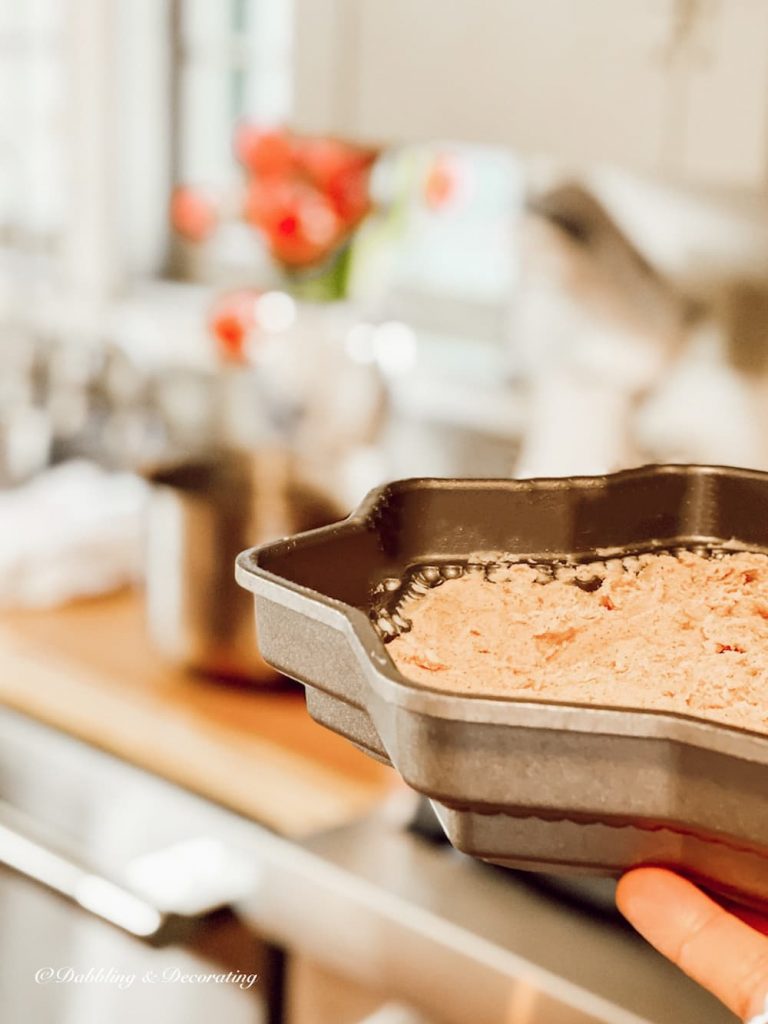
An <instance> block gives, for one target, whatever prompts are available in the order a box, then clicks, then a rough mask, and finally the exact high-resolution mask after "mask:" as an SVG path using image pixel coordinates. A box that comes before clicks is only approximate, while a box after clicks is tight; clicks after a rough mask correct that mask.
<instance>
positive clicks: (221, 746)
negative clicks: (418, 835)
mask: <svg viewBox="0 0 768 1024" xmlns="http://www.w3.org/2000/svg"><path fill="white" fill-rule="evenodd" d="M0 703H3V704H5V705H7V706H8V707H11V708H14V709H16V710H18V711H22V712H24V713H25V714H28V715H30V716H32V717H33V718H36V719H38V720H39V721H42V722H45V723H47V724H49V725H53V726H55V727H56V728H58V729H61V730H62V731H64V732H67V733H70V734H71V735H73V736H76V737H78V738H80V739H83V740H85V741H87V742H88V743H91V744H93V745H94V746H98V747H100V748H102V749H104V750H106V751H108V752H110V753H112V754H115V755H116V756H118V757H121V758H123V759H125V760H126V761H130V762H132V763H133V764H136V765H139V766H140V767H141V768H144V769H146V770H147V771H150V772H153V773H155V774H157V775H160V776H162V777H163V778H166V779H169V780H170V781H172V782H176V783H179V784H181V785H182V786H185V787H187V788H189V789H191V790H194V791H195V792H197V793H200V794H202V795H203V796H206V797H208V798H210V799H212V800H215V801H217V802H218V803H221V804H224V805H226V806H228V807H230V808H232V809H234V810H236V811H238V812H240V813H241V814H244V815H247V816H248V817H251V818H253V819H255V820H257V821H260V822H262V823H264V824H265V825H267V826H268V827H270V828H273V829H275V830H276V831H279V832H281V833H283V834H285V835H289V836H295V837H299V836H303V835H308V834H310V833H312V832H314V831H316V830H318V829H322V828H326V827H330V826H333V825H336V824H341V823H342V822H343V821H346V820H350V819H351V818H353V817H355V816H357V815H359V814H361V813H363V812H364V811H365V810H366V809H368V808H369V807H370V806H372V805H373V804H374V803H375V802H377V801H378V800H380V799H381V798H382V797H383V796H385V795H386V793H387V792H388V791H389V790H390V789H392V788H393V787H395V786H396V785H398V783H397V781H396V776H395V774H394V772H393V771H392V770H391V769H388V768H385V767H384V766H382V765H380V764H378V763H377V762H375V761H372V760H370V759H369V758H367V757H365V756H364V755H363V754H361V753H360V752H359V751H357V750H356V749H355V748H354V747H353V746H352V745H351V744H350V743H348V742H347V741H345V740H343V739H341V738H340V737H338V736H335V735H334V734H332V733H330V732H328V731H327V730H326V729H323V728H321V727H320V726H319V725H317V724H316V723H315V722H313V721H312V719H311V718H310V717H309V715H308V714H307V712H306V709H305V707H304V696H303V692H302V690H301V688H300V687H298V686H296V687H294V686H293V684H286V688H285V689H283V690H281V691H274V690H272V691H263V690H259V689H258V688H256V687H248V686H246V685H240V686H233V685H230V684H225V683H220V682H215V681H212V680H208V679H203V678H198V677H195V676H192V675H189V674H187V673H186V672H184V671H182V670H180V669H177V668H175V667H173V666H169V665H166V664H164V663H163V661H162V660H161V658H160V657H159V656H158V655H157V654H156V653H155V651H154V650H153V649H152V647H151V646H150V644H149V641H148V640H147V638H146V634H145V630H144V622H143V608H142V602H141V598H140V596H139V595H137V594H135V593H132V592H123V593H120V594H115V595H112V596H109V597H102V598H98V599H95V600H90V601H80V602H77V603H75V604H71V605H68V606H66V607H65V608H61V609H56V610H53V611H23V612H21V611H14V612H11V613H8V612H5V613H3V614H2V615H0Z"/></svg>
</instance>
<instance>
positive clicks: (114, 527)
mask: <svg viewBox="0 0 768 1024" xmlns="http://www.w3.org/2000/svg"><path fill="white" fill-rule="evenodd" d="M147 494H148V487H147V485H146V483H145V482H144V481H143V480H141V479H140V478H139V477H137V476H134V475H133V474H131V473H110V472H107V471H106V470H103V469H101V468H100V467H99V466H97V465H95V464H93V463H91V462H87V461H85V460H76V461H72V462H67V463H62V464H61V465H59V466H54V467H53V468H51V469H49V470H46V471H45V472H44V473H41V474H40V475H39V476H37V477H35V478H34V479H33V480H31V481H30V482H29V483H27V484H24V485H23V486H21V487H17V488H14V489H11V490H7V491H0V606H5V607H52V606H55V605H58V604H63V603H65V602H66V601H68V600H71V599H73V598H76V597H86V596H91V595H95V594H101V593H105V592H108V591H110V590H114V589H117V588H118V587H120V586H124V585H125V584H127V583H131V582H134V581H136V580H137V579H139V578H140V576H141V566H142V560H143V559H142V530H143V510H144V503H145V500H146V497H147Z"/></svg>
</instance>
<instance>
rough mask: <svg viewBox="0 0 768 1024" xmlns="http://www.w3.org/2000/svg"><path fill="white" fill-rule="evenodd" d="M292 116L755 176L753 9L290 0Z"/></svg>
mask: <svg viewBox="0 0 768 1024" xmlns="http://www.w3.org/2000/svg"><path fill="white" fill-rule="evenodd" d="M296 16H297V17H296V24H297V29H296V64H295V68H296V71H295V75H296V77H295V83H294V84H295V89H294V99H295V120H296V124H297V127H298V128H300V129H303V130H306V131H311V132H318V133H329V134H340V135H344V136H349V137H351V138H359V139H364V140H366V141H372V142H381V143H392V142H395V143H397V142H413V141H418V140H428V139H451V140H461V141H467V142H475V143H489V144H496V145H503V146H509V147H511V148H513V149H515V150H517V151H519V152H522V153H524V154H526V155H544V156H548V157H553V158H555V159H558V160H561V161H565V162H567V163H570V164H577V165H579V164H584V163H589V164H594V163H610V164H615V165H618V166H621V167H625V168H627V169H629V170H633V171H639V172H642V173H652V174H660V175H664V176H671V177H674V178H675V179H677V180H682V181H683V182H688V183H691V184H706V185H725V186H748V187H762V186H763V185H764V184H765V183H766V181H768V166H767V164H768V4H766V3H765V2H764V0H622V2H621V3H616V2H615V0H451V2H449V3H446V2H445V0H365V2H361V0H296Z"/></svg>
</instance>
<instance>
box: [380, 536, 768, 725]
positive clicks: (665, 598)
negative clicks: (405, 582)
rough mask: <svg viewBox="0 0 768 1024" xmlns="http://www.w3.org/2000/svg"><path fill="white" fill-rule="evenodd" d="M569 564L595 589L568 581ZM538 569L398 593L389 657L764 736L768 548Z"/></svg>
mask: <svg viewBox="0 0 768 1024" xmlns="http://www.w3.org/2000/svg"><path fill="white" fill-rule="evenodd" d="M576 573H577V574H578V577H579V578H580V579H582V580H589V579H592V581H593V583H592V585H593V586H596V588H597V589H594V590H592V591H590V592H587V591H585V590H582V589H580V588H579V587H578V586H576V585H574V583H573V582H569V579H570V580H572V579H573V577H574V575H575V574H576ZM595 577H597V578H598V579H597V580H595ZM537 578H540V577H539V573H538V571H537V570H536V569H535V568H531V567H529V566H527V565H514V566H512V567H510V568H508V569H504V570H498V571H497V572H495V574H494V582H490V581H488V580H486V579H485V578H484V577H483V575H482V574H481V573H468V574H467V575H465V576H463V577H461V578H459V579H456V580H448V581H446V582H445V583H443V584H442V585H441V586H438V587H435V588H434V589H432V590H430V591H429V592H428V593H427V594H426V595H425V596H424V597H421V598H419V599H415V600H411V601H408V602H406V603H405V604H404V605H403V606H402V610H401V614H402V615H404V616H405V617H406V618H408V619H411V620H412V629H411V630H410V632H407V633H404V634H402V635H401V636H399V637H398V638H396V639H395V640H393V641H392V642H391V643H390V644H389V645H388V648H387V649H388V651H389V653H390V654H391V656H392V658H393V660H394V662H395V664H396V665H397V667H398V668H399V669H400V671H401V672H402V673H403V674H404V675H406V676H408V677H409V678H410V679H412V680H414V681H415V682H421V683H426V684H427V685H429V686H433V687H437V688H438V689H441V690H453V691H456V692H459V693H465V694H477V695H494V696H505V697H520V698H526V697H536V698H545V699H551V700H556V701H567V702H570V703H580V704H605V705H613V706H621V707H626V708H664V709H668V710H672V711H679V712H684V713H686V714H689V715H695V716H697V717H700V718H706V719H711V720H713V721H717V722H725V723H728V724H731V725H738V726H743V727H745V728H748V729H753V730H756V731H759V732H768V556H766V555H761V554H749V553H744V552H738V553H733V554H727V555H724V556H723V557H721V558H717V559H713V558H706V557H703V556H701V555H696V554H692V553H689V552H683V553H682V554H680V555H679V556H677V557H676V556H674V555H667V554H653V555H641V556H639V557H637V558H632V559H624V560H620V559H614V560H608V561H606V562H596V563H593V564H590V565H582V566H579V568H578V570H576V569H566V570H564V571H563V570H561V571H560V573H559V575H558V578H556V579H554V580H553V581H552V582H549V583H539V582H536V581H537ZM599 580H602V583H599V585H598V582H599Z"/></svg>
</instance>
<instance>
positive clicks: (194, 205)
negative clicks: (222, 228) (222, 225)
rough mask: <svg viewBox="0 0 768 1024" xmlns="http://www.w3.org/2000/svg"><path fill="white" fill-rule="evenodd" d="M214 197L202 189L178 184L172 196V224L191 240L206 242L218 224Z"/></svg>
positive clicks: (184, 236)
mask: <svg viewBox="0 0 768 1024" xmlns="http://www.w3.org/2000/svg"><path fill="white" fill-rule="evenodd" d="M218 219H219V218H218V210H217V207H216V202H215V201H214V199H213V198H212V197H211V196H210V195H207V194H206V193H205V192H204V191H203V190H202V189H199V188H193V187H192V186H191V185H178V186H177V187H176V188H175V189H174V190H173V194H172V196H171V224H172V225H173V227H174V229H175V230H176V231H178V233H179V234H180V235H181V236H182V237H183V238H187V239H189V241H190V242H204V241H205V240H206V239H207V238H210V236H211V235H212V234H213V232H214V231H215V230H216V226H217V224H218Z"/></svg>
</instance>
